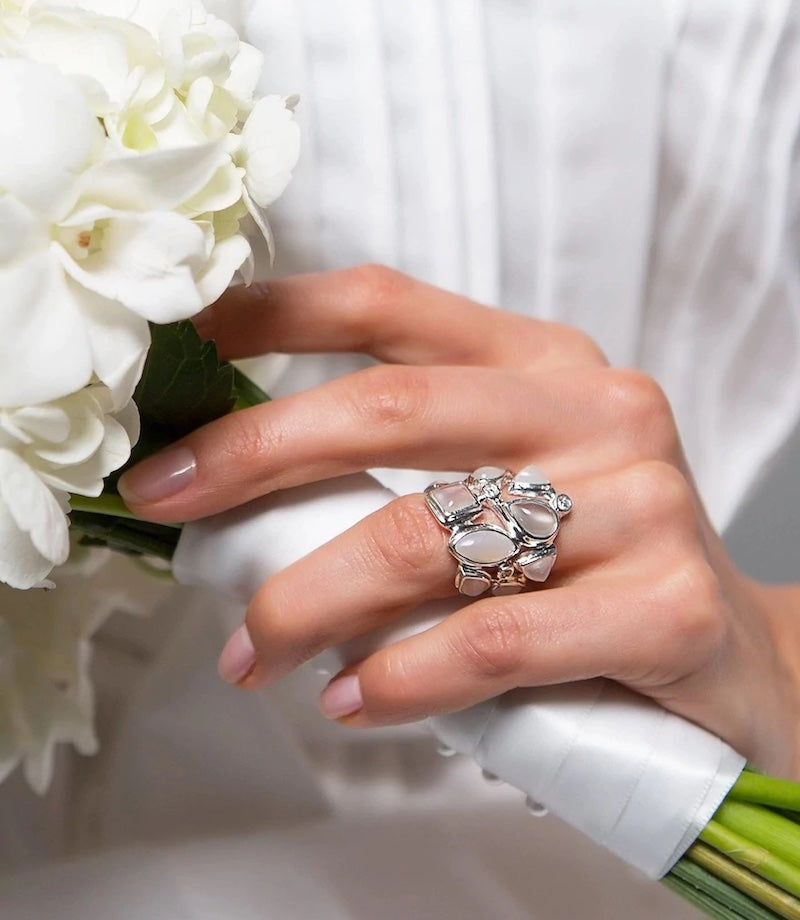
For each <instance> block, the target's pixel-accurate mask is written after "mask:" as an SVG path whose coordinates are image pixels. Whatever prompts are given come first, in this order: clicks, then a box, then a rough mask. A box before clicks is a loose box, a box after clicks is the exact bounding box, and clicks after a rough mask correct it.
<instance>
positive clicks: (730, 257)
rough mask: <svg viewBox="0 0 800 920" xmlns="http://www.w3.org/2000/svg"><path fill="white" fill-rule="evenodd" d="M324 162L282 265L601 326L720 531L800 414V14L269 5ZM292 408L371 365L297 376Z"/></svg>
mask: <svg viewBox="0 0 800 920" xmlns="http://www.w3.org/2000/svg"><path fill="white" fill-rule="evenodd" d="M240 13H241V15H242V17H243V20H244V22H245V25H246V26H247V28H248V30H249V34H250V36H251V38H252V40H254V41H255V42H256V43H257V44H259V45H260V46H261V47H263V48H264V49H265V51H266V53H267V67H266V71H265V76H264V86H265V88H266V87H269V88H271V89H273V90H274V89H275V88H276V87H277V88H278V89H280V90H285V91H287V92H288V91H290V90H291V91H297V92H299V93H300V95H301V97H302V104H301V107H300V110H299V115H300V118H301V121H302V122H303V129H304V136H305V145H304V152H303V157H302V160H301V165H300V168H299V170H298V173H297V178H296V181H295V182H294V184H293V186H292V187H291V188H290V190H289V192H288V194H287V195H286V197H285V198H284V199H283V200H282V201H281V202H279V204H278V205H277V207H276V209H275V212H274V222H275V224H276V229H277V235H278V239H279V241H280V244H279V248H280V253H279V259H278V268H279V269H280V270H281V271H294V270H298V269H314V270H316V269H320V268H330V267H341V266H345V265H352V264H356V263H359V262H365V261H377V262H384V263H386V264H389V265H392V266H395V267H397V268H400V269H402V270H404V271H407V272H409V273H410V274H412V275H415V276H417V277H420V278H422V279H424V280H427V281H430V282H431V283H434V284H438V285H442V286H443V287H446V288H450V289H453V290H456V291H460V292H462V293H464V294H466V295H468V296H470V297H473V298H475V299H478V300H481V301H484V302H486V303H489V304H493V305H497V306H501V307H503V308H505V309H510V310H515V311H517V312H520V313H527V314H529V315H532V316H538V317H544V318H548V319H556V320H561V321H564V322H568V323H571V324H574V325H576V326H579V327H580V328H582V329H584V330H586V331H587V332H589V333H590V334H591V335H592V336H593V337H594V338H595V339H596V340H597V341H598V342H599V343H600V344H601V345H602V347H603V348H604V349H605V351H606V353H607V354H608V356H609V358H610V359H611V361H612V362H613V363H614V364H617V365H630V366H636V367H640V368H643V369H644V370H646V371H648V372H649V373H651V374H653V375H654V376H655V377H656V378H657V379H658V380H659V382H660V383H661V384H662V385H663V386H664V388H665V390H666V392H667V394H668V395H669V397H670V399H671V401H672V404H673V407H674V409H675V413H676V416H677V419H678V422H679V426H680V429H681V432H682V435H683V438H684V442H685V445H686V449H687V452H688V455H689V459H690V462H691V463H692V466H693V469H694V470H695V473H696V475H697V478H698V481H699V484H700V487H701V490H702V492H703V495H704V497H705V499H706V502H707V504H708V506H709V509H710V511H711V514H712V517H713V519H714V521H715V523H716V524H717V525H718V526H719V527H721V528H724V527H725V526H726V525H727V524H728V523H729V522H730V520H731V518H732V516H733V514H734V512H735V510H736V508H737V507H738V505H739V504H740V502H741V500H742V498H743V497H744V496H745V494H746V493H747V491H748V489H750V488H751V487H752V486H753V483H754V482H755V480H756V479H757V477H758V476H759V474H760V473H761V472H762V471H763V469H764V467H765V464H767V463H768V462H769V461H770V459H771V458H772V457H773V456H774V454H775V453H776V451H777V450H778V449H779V448H780V446H781V445H782V443H783V442H784V441H785V439H786V438H787V436H788V434H789V433H790V432H791V430H792V428H793V427H794V425H795V423H796V421H797V418H798V415H799V414H800V361H798V354H799V353H800V296H799V295H798V258H797V243H796V235H797V226H796V225H797V206H798V202H797V156H796V152H795V138H796V133H797V126H798V122H799V120H800V119H799V117H798V116H799V115H800V80H798V79H797V78H796V76H795V75H796V74H797V73H798V72H799V71H798V69H799V68H800V42H798V40H797V30H798V26H799V25H800V7H798V4H797V3H793V2H790V0H767V2H764V0H694V2H690V0H671V2H669V0H662V2H654V3H638V2H636V0H602V2H596V0H583V2H573V3H568V4H565V3H563V2H561V0H406V2H404V3H402V4H398V3H396V2H395V0H349V2H348V0H252V2H250V3H247V2H246V0H245V2H244V3H243V4H242V5H241V7H240ZM294 364H295V366H294V367H293V369H292V370H291V371H290V372H288V373H287V376H286V378H285V380H284V381H282V382H280V383H278V384H277V386H276V387H275V389H276V392H287V391H290V390H293V389H296V388H298V387H303V386H306V385H307V384H309V383H312V382H317V381H319V380H322V379H325V378H326V377H328V376H331V375H333V374H338V373H341V372H343V371H344V370H346V369H349V368H351V367H354V366H356V364H355V363H354V362H353V361H352V360H345V359H342V358H335V359H330V360H328V361H324V360H319V359H317V358H314V359H298V360H296V361H295V362H294Z"/></svg>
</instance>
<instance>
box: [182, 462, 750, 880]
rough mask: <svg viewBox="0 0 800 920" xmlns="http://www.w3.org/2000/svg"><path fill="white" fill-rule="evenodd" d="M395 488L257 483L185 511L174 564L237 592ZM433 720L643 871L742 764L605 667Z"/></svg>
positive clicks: (432, 617) (705, 814)
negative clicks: (198, 515) (190, 519)
mask: <svg viewBox="0 0 800 920" xmlns="http://www.w3.org/2000/svg"><path fill="white" fill-rule="evenodd" d="M395 488H396V486H395ZM395 494H396V493H395V492H394V491H391V490H390V489H387V488H384V486H382V485H380V484H379V483H378V481H377V480H376V479H374V478H373V477H372V476H370V475H368V474H360V475H356V476H349V477H346V478H343V479H339V480H333V481H330V482H325V483H318V484H315V485H312V486H304V487H303V488H300V489H293V490H288V491H285V492H281V493H278V494H275V495H270V496H267V497H265V498H263V499H260V500H258V501H255V502H252V503H251V504H249V505H245V506H243V507H240V508H236V509H234V510H232V511H229V512H226V513H224V514H221V515H218V516H216V517H214V518H209V519H206V520H203V521H198V522H195V523H192V524H189V525H187V526H186V527H185V528H184V531H183V535H182V536H181V539H180V542H179V544H178V549H177V552H176V554H175V558H174V562H173V571H174V573H175V576H176V577H177V579H178V580H179V581H180V582H182V583H184V584H192V585H205V586H207V587H210V588H213V589H216V590H218V591H221V592H223V593H225V594H228V595H230V596H233V597H236V598H238V599H240V600H241V601H243V602H247V601H249V599H250V598H251V597H252V595H253V594H254V593H255V591H256V589H257V588H258V586H259V585H260V584H261V583H262V582H263V581H264V580H265V579H266V578H268V577H269V576H270V575H272V574H273V573H275V572H277V571H279V570H280V569H282V568H284V567H285V566H287V565H289V564H290V563H292V562H294V561H295V560H297V559H299V558H301V557H302V556H304V555H306V554H307V553H309V552H310V551H311V550H313V549H314V548H316V547H317V546H320V545H322V544H323V543H325V542H327V541H328V540H330V539H332V538H333V537H335V536H336V535H337V534H339V533H341V532H342V531H344V530H345V529H347V528H348V527H350V526H352V525H353V524H355V523H356V522H357V521H359V520H361V519H362V518H363V517H365V516H366V515H368V514H370V513H372V512H373V511H376V510H377V509H378V508H381V507H383V506H384V505H385V504H386V503H387V502H389V501H391V499H393V498H394V497H395ZM338 574H339V575H340V576H341V577H347V575H346V573H338ZM461 603H464V601H463V600H462V599H453V600H448V601H446V602H444V603H442V602H438V603H436V604H429V605H426V606H425V607H424V608H421V609H420V610H419V611H418V612H417V614H416V615H415V616H414V617H413V618H409V619H406V620H405V621H404V623H403V625H402V627H400V628H398V627H393V628H389V629H385V630H383V631H382V632H381V633H380V634H377V633H376V634H373V635H372V636H370V637H368V638H367V639H366V640H361V641H357V642H352V643H349V644H347V645H346V646H343V647H340V648H338V649H336V650H333V651H332V652H330V653H327V657H328V661H327V662H326V665H327V666H329V667H330V668H331V669H332V670H336V669H338V668H339V667H341V666H343V665H344V664H347V663H350V662H352V661H356V660H358V659H360V658H362V657H363V656H364V655H365V654H367V653H368V652H369V651H370V650H372V649H374V648H378V647H380V646H381V645H385V644H387V643H388V642H390V641H392V640H394V639H397V638H399V637H400V636H401V635H408V634H410V633H413V632H419V631H421V630H422V629H425V628H427V627H428V626H431V625H433V624H434V623H436V622H439V621H440V620H441V619H442V618H443V617H444V616H446V615H447V614H448V613H449V612H451V611H452V610H453V609H455V607H456V606H457V605H459V604H461ZM429 724H430V727H431V728H432V730H433V732H434V734H435V735H437V737H438V738H439V739H440V740H441V741H442V742H443V743H444V744H446V745H448V746H450V747H452V748H454V749H455V750H457V751H460V752H462V753H464V754H468V755H470V756H472V757H473V758H474V759H475V760H476V761H477V762H478V763H479V764H480V765H481V767H483V768H484V769H485V770H487V771H488V772H490V773H493V774H495V775H496V776H498V777H499V778H501V779H503V780H505V781H506V782H508V783H510V784H511V785H513V786H515V787H517V788H518V789H520V790H521V791H522V792H524V793H525V794H526V795H528V796H530V797H531V798H532V799H533V800H535V801H536V802H538V803H541V804H542V805H544V806H545V807H547V808H548V809H549V810H550V811H552V812H553V813H554V814H556V815H558V816H559V817H560V818H562V819H563V820H564V821H566V822H568V823H569V824H572V825H573V826H574V827H576V828H577V829H579V830H581V831H582V832H584V833H585V834H587V835H588V836H589V837H591V838H592V839H593V840H595V841H596V842H597V843H599V844H601V845H603V846H605V847H606V848H607V849H609V850H611V851H612V852H613V853H615V854H617V855H618V856H620V857H621V858H622V859H624V860H625V861H626V862H628V863H630V864H631V865H632V866H635V867H636V868H637V869H639V870H640V871H642V872H643V873H645V875H648V876H650V877H652V878H659V877H660V876H662V875H664V874H665V873H666V872H668V871H669V869H670V868H671V866H672V865H673V864H674V863H675V862H676V861H677V860H678V859H679V858H680V856H681V855H682V854H683V852H684V851H685V850H686V849H687V847H688V846H689V845H690V844H691V843H692V842H693V840H694V839H695V838H696V836H697V835H698V833H699V832H700V830H701V829H702V828H703V827H704V826H705V824H706V823H707V822H708V820H709V818H710V817H711V816H712V814H713V813H714V811H715V810H716V808H717V806H718V805H719V804H720V802H721V801H722V799H723V798H724V797H725V795H726V794H727V792H728V790H729V789H730V787H731V786H732V785H733V783H734V782H735V780H736V778H737V777H738V775H739V773H740V772H741V770H742V767H743V766H744V758H743V757H741V756H740V755H739V754H737V753H736V751H734V750H733V749H732V748H730V747H729V746H728V745H727V744H725V743H724V742H722V741H720V739H719V738H717V737H715V736H714V735H712V734H710V733H709V732H707V731H705V730H704V729H702V728H699V727H698V726H696V725H694V724H692V723H690V722H687V721H685V720H684V719H682V718H680V717H678V716H676V715H674V714H672V713H669V712H666V711H665V710H663V709H661V708H660V707H659V706H657V705H655V704H654V703H652V702H650V701H649V700H647V699H645V698H644V697H640V696H639V695H637V694H635V693H632V692H630V691H628V690H626V689H625V688H623V687H621V686H619V685H618V684H615V683H613V682H612V681H606V680H602V679H597V680H590V681H584V682H581V683H574V684H562V685H559V686H554V687H544V688H536V689H524V690H522V689H521V690H516V691H513V692H510V693H507V694H505V695H504V696H502V697H499V698H498V699H496V700H490V701H489V702H487V703H483V704H480V705H478V706H474V707H472V708H470V709H467V710H464V711H463V712H459V713H455V714H453V715H449V716H444V717H439V718H435V719H431V720H429Z"/></svg>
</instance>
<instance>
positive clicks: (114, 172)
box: [69, 142, 228, 226]
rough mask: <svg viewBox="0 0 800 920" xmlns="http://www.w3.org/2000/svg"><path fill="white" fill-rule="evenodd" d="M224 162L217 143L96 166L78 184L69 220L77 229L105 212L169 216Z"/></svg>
mask: <svg viewBox="0 0 800 920" xmlns="http://www.w3.org/2000/svg"><path fill="white" fill-rule="evenodd" d="M227 162H228V155H227V154H226V153H225V150H224V145H223V144H222V142H219V143H210V144H198V145H196V146H193V147H183V148H176V149H170V150H154V151H152V152H150V153H142V154H138V155H135V156H134V155H131V156H127V157H119V158H117V159H114V160H108V161H106V162H104V163H99V164H98V165H97V166H94V167H92V168H91V169H89V170H88V171H87V172H86V173H85V174H84V175H83V176H82V177H81V180H80V184H81V196H80V204H79V205H78V207H76V209H75V211H74V212H73V213H72V214H71V215H70V219H69V224H70V225H72V226H76V225H79V224H83V223H86V222H87V220H95V219H97V218H98V217H99V216H106V215H107V214H108V212H109V211H110V210H116V211H135V212H138V213H142V212H145V211H171V210H172V209H173V208H177V207H178V206H179V205H181V204H183V202H184V201H187V200H188V199H189V198H191V197H192V196H193V195H196V194H198V192H201V191H202V190H203V189H204V188H205V187H206V186H207V185H208V183H209V182H210V181H211V179H212V178H213V177H214V175H215V173H216V172H217V170H218V169H219V168H220V167H221V166H224V165H225V164H226V163H227Z"/></svg>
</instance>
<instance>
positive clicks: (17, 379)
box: [0, 153, 92, 407]
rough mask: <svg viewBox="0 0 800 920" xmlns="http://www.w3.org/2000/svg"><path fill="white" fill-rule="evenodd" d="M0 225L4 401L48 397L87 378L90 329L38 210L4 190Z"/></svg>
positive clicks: (0, 388) (0, 393)
mask: <svg viewBox="0 0 800 920" xmlns="http://www.w3.org/2000/svg"><path fill="white" fill-rule="evenodd" d="M0 156H2V154H1V153H0ZM0 227H2V233H0V291H2V295H3V296H2V310H0V406H8V407H11V406H25V405H33V404H35V403H39V402H47V401H49V400H51V399H57V398H59V397H60V396H63V395H64V394H66V393H72V392H74V391H75V390H77V389H79V388H80V387H82V386H84V385H85V384H87V383H88V382H89V378H90V376H91V370H92V362H91V354H90V351H89V341H88V337H87V334H86V329H85V327H84V323H83V321H82V319H81V315H80V310H79V303H78V302H76V300H75V298H74V297H73V295H72V292H71V291H70V289H69V287H68V286H67V284H66V282H65V278H64V272H63V270H62V268H61V265H60V264H59V262H58V260H57V259H55V258H54V257H53V254H52V251H51V250H50V249H48V248H45V240H44V239H43V234H42V232H41V227H40V226H39V224H38V223H37V221H36V219H35V217H34V215H32V214H31V213H30V212H29V211H27V209H26V208H25V207H24V206H23V205H22V204H21V203H20V202H17V201H15V200H14V199H13V198H12V197H11V196H10V195H2V196H0ZM15 246H16V247H18V248H19V252H18V253H16V254H15V253H14V252H13V249H14V247H15ZM15 255H16V257H15Z"/></svg>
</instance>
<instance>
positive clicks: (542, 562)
mask: <svg viewBox="0 0 800 920" xmlns="http://www.w3.org/2000/svg"><path fill="white" fill-rule="evenodd" d="M555 561H556V557H555V555H549V556H540V557H539V558H538V559H534V560H533V561H532V562H529V563H528V564H527V565H523V566H522V574H523V575H524V576H525V577H526V578H527V579H529V580H530V581H547V577H548V575H549V574H550V572H551V571H552V568H553V563H554V562H555Z"/></svg>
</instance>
